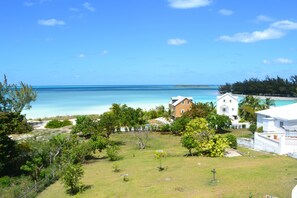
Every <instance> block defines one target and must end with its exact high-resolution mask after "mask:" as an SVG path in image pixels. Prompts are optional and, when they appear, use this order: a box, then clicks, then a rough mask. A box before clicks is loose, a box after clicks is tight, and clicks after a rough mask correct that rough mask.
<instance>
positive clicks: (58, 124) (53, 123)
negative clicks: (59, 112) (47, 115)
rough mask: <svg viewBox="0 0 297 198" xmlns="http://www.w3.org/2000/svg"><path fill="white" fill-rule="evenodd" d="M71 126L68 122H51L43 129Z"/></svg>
mask: <svg viewBox="0 0 297 198" xmlns="http://www.w3.org/2000/svg"><path fill="white" fill-rule="evenodd" d="M69 125H72V122H71V121H70V120H63V121H60V120H56V119H55V120H51V121H49V122H48V123H47V124H46V125H45V128H49V129H55V128H61V127H64V126H69Z"/></svg>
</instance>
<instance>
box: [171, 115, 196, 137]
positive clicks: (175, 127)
mask: <svg viewBox="0 0 297 198" xmlns="http://www.w3.org/2000/svg"><path fill="white" fill-rule="evenodd" d="M190 121H191V119H190V118H188V117H185V116H182V117H180V118H177V119H176V120H175V121H174V122H173V123H172V124H171V131H172V132H173V133H174V134H177V135H181V134H182V132H184V131H185V130H186V125H187V124H188V123H189V122H190Z"/></svg>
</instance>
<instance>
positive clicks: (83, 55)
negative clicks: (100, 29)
mask: <svg viewBox="0 0 297 198" xmlns="http://www.w3.org/2000/svg"><path fill="white" fill-rule="evenodd" d="M77 57H78V58H85V57H86V55H85V54H79V55H78V56H77Z"/></svg>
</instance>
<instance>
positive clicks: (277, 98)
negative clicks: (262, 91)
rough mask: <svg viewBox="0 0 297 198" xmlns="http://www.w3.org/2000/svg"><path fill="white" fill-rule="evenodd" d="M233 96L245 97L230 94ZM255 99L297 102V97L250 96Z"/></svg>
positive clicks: (243, 95)
mask: <svg viewBox="0 0 297 198" xmlns="http://www.w3.org/2000/svg"><path fill="white" fill-rule="evenodd" d="M232 95H234V96H239V97H246V96H247V95H245V94H232ZM251 96H253V97H255V98H259V99H266V98H270V99H272V100H290V101H294V100H296V101H297V97H281V96H258V95H251Z"/></svg>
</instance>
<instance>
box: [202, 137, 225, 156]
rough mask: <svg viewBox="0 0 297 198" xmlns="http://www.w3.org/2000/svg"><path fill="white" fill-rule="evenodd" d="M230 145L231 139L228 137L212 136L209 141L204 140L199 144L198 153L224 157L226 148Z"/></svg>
mask: <svg viewBox="0 0 297 198" xmlns="http://www.w3.org/2000/svg"><path fill="white" fill-rule="evenodd" d="M228 147H229V141H228V139H227V138H225V137H222V136H220V135H214V136H212V137H211V138H210V139H209V141H204V142H201V143H200V144H198V147H197V151H198V154H200V153H201V154H203V155H204V156H209V157H223V156H224V154H225V150H226V148H228Z"/></svg>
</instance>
